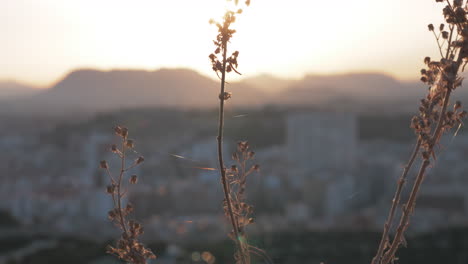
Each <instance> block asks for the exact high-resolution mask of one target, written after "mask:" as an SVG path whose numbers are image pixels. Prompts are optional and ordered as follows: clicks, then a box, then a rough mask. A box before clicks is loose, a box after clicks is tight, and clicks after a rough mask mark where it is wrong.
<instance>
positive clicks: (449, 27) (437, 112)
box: [372, 0, 468, 264]
mask: <svg viewBox="0 0 468 264" xmlns="http://www.w3.org/2000/svg"><path fill="white" fill-rule="evenodd" d="M436 2H445V3H446V5H445V7H444V8H443V16H444V19H445V21H446V24H441V25H440V26H439V28H438V33H436V32H435V30H436V29H435V28H434V25H432V24H430V25H429V26H428V27H429V31H431V32H433V33H434V36H435V38H436V41H437V44H438V48H439V52H440V56H441V58H440V60H431V58H429V57H426V58H425V59H424V63H425V64H426V66H427V68H426V69H422V70H421V74H422V77H421V81H422V82H424V83H425V84H427V85H429V86H430V88H429V91H428V94H427V96H426V98H424V99H422V100H421V105H420V107H419V115H417V116H414V117H413V119H412V120H411V128H412V129H413V130H414V132H415V134H416V137H417V140H416V144H415V147H414V150H413V153H412V154H411V156H410V159H409V161H408V163H407V165H406V166H405V168H404V170H403V173H402V175H401V177H400V179H399V180H398V184H397V188H396V192H395V195H394V198H393V200H392V205H391V208H390V211H389V214H388V217H387V220H386V222H385V225H384V230H383V234H382V238H381V240H380V244H379V247H378V250H377V254H376V255H375V257H374V258H373V260H372V264H388V263H392V262H393V261H394V260H395V259H396V257H395V254H396V252H397V250H398V248H399V247H400V246H401V245H402V244H404V243H405V238H404V233H405V231H406V230H407V228H408V226H409V224H410V218H411V215H412V214H413V212H414V210H415V206H416V199H417V196H418V192H419V189H420V187H421V184H422V183H423V181H424V178H425V177H426V174H427V170H428V168H429V167H430V166H431V164H433V163H435V161H436V157H437V150H438V149H437V147H438V146H439V145H440V140H441V138H442V136H443V134H444V133H446V132H448V131H450V130H451V129H452V128H454V127H455V126H461V125H462V119H463V118H465V117H466V116H467V112H466V111H462V110H461V102H459V101H457V102H455V104H454V106H453V108H452V109H449V104H450V96H451V94H452V92H453V91H454V90H455V89H456V88H457V87H460V86H461V85H462V80H463V78H462V77H460V76H459V74H460V73H461V72H463V71H464V68H465V65H466V64H467V63H468V20H467V12H468V4H467V3H466V1H464V0H445V1H444V0H436ZM418 157H420V158H421V159H422V162H421V166H420V168H419V171H418V173H417V175H416V179H415V181H414V183H413V187H412V189H411V192H410V195H409V198H408V200H407V201H406V202H405V203H404V204H403V205H402V209H403V212H402V214H401V217H400V221H399V223H398V225H396V230H395V235H394V237H393V240H390V232H391V229H392V226H393V224H394V222H395V219H394V218H395V213H396V209H397V207H398V206H399V205H400V200H401V194H402V191H403V187H404V185H405V183H406V181H407V176H408V173H409V171H410V170H411V168H412V166H413V165H414V163H415V160H416V159H417V158H418Z"/></svg>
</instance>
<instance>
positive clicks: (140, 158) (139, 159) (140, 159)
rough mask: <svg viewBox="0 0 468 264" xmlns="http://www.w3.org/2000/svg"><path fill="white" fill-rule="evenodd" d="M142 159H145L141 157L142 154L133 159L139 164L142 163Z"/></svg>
mask: <svg viewBox="0 0 468 264" xmlns="http://www.w3.org/2000/svg"><path fill="white" fill-rule="evenodd" d="M143 161H145V158H143V156H140V157H138V159H137V160H136V161H135V163H136V164H140V163H142V162H143Z"/></svg>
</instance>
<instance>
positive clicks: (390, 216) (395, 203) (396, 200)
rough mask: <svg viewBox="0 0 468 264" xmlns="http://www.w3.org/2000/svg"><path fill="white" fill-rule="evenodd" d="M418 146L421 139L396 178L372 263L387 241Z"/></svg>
mask: <svg viewBox="0 0 468 264" xmlns="http://www.w3.org/2000/svg"><path fill="white" fill-rule="evenodd" d="M420 148H421V140H420V139H418V142H417V143H416V145H415V147H414V150H413V153H412V154H411V157H410V160H409V162H408V164H406V166H405V168H404V170H403V173H402V174H401V176H400V179H399V180H398V186H397V190H396V192H395V196H394V197H393V200H392V207H391V208H390V212H389V214H388V218H387V221H386V222H385V225H384V230H383V234H382V238H381V239H380V244H379V249H378V250H377V254H376V255H375V257H374V258H373V259H372V264H377V263H379V261H380V258H381V257H382V254H383V251H384V249H385V245H386V244H387V241H388V234H389V232H390V229H391V226H392V223H393V218H394V217H395V211H396V208H397V207H398V205H399V204H400V199H401V193H402V191H403V187H404V185H405V183H406V179H407V177H408V173H409V171H410V170H411V167H412V166H413V164H414V161H415V160H416V157H417V155H418V153H419V149H420Z"/></svg>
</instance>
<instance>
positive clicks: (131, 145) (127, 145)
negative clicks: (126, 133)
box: [125, 139, 135, 148]
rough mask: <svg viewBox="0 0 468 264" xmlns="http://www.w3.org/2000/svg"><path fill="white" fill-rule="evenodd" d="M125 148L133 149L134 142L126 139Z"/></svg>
mask: <svg viewBox="0 0 468 264" xmlns="http://www.w3.org/2000/svg"><path fill="white" fill-rule="evenodd" d="M125 146H126V147H127V148H133V147H134V146H135V142H134V141H133V140H131V139H128V140H127V141H125Z"/></svg>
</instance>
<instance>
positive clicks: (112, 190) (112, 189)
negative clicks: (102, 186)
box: [106, 185, 115, 194]
mask: <svg viewBox="0 0 468 264" xmlns="http://www.w3.org/2000/svg"><path fill="white" fill-rule="evenodd" d="M114 191H115V185H108V186H107V189H106V192H107V193H108V194H113V193H114Z"/></svg>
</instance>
